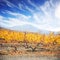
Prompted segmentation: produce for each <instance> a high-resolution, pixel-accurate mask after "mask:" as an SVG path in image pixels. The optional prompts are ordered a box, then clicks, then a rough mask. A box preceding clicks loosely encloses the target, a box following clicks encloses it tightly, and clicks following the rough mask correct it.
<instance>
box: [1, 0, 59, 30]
mask: <svg viewBox="0 0 60 60" xmlns="http://www.w3.org/2000/svg"><path fill="white" fill-rule="evenodd" d="M28 2H29V4H31V5H32V6H34V7H35V8H36V9H37V10H38V12H37V11H35V12H34V10H32V9H30V8H29V7H28V6H26V5H25V8H26V9H27V10H28V11H30V12H31V13H32V16H26V15H23V14H20V13H15V12H11V11H6V12H7V13H8V14H10V15H13V16H15V17H16V18H11V17H10V18H8V20H4V17H2V16H0V18H1V19H0V20H1V26H4V27H8V28H10V27H14V26H23V25H26V27H27V25H31V26H33V27H36V28H37V29H39V30H40V29H42V30H48V31H60V20H58V21H57V18H59V19H60V5H59V4H57V5H56V7H55V5H54V4H53V2H52V0H51V1H46V2H45V3H44V4H43V5H42V6H37V5H35V4H34V3H32V2H31V0H28ZM51 5H52V6H51ZM19 7H20V8H19V9H22V6H21V5H19ZM41 11H42V13H41ZM54 14H55V15H54ZM56 17H57V18H56ZM30 19H32V22H30V21H29V20H30Z"/></svg>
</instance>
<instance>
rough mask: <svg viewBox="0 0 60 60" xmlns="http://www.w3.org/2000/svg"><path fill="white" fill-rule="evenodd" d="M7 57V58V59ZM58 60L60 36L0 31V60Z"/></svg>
mask: <svg viewBox="0 0 60 60" xmlns="http://www.w3.org/2000/svg"><path fill="white" fill-rule="evenodd" d="M8 57H9V58H8ZM17 59H18V60H19V59H20V60H30V59H32V60H59V59H60V34H54V33H53V32H50V33H49V34H41V33H32V32H18V31H12V30H7V29H2V28H1V29H0V60H17Z"/></svg>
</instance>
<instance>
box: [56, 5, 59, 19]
mask: <svg viewBox="0 0 60 60" xmlns="http://www.w3.org/2000/svg"><path fill="white" fill-rule="evenodd" d="M55 16H56V17H57V18H59V19H60V4H58V5H57V7H56V10H55Z"/></svg>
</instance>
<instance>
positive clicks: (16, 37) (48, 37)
mask: <svg viewBox="0 0 60 60" xmlns="http://www.w3.org/2000/svg"><path fill="white" fill-rule="evenodd" d="M3 40H4V41H5V42H7V43H9V42H11V43H12V42H24V41H25V42H30V43H40V42H43V43H44V44H49V43H50V44H52V43H54V42H55V43H57V44H60V34H54V33H53V32H50V33H49V34H40V33H32V32H18V31H12V30H6V29H0V41H3Z"/></svg>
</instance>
